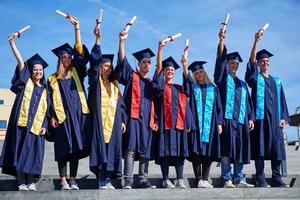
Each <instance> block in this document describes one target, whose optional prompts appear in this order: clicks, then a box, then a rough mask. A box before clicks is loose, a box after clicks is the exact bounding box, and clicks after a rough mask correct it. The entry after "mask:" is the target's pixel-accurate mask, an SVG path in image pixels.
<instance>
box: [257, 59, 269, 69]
mask: <svg viewBox="0 0 300 200" xmlns="http://www.w3.org/2000/svg"><path fill="white" fill-rule="evenodd" d="M258 66H259V69H260V71H262V72H264V71H267V70H269V67H270V61H269V58H263V59H261V60H259V62H258Z"/></svg>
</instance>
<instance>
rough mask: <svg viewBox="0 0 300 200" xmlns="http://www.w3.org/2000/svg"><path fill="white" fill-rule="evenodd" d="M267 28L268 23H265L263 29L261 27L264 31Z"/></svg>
mask: <svg viewBox="0 0 300 200" xmlns="http://www.w3.org/2000/svg"><path fill="white" fill-rule="evenodd" d="M268 27H269V23H266V24H265V25H264V27H262V30H264V31H266V30H267V28H268Z"/></svg>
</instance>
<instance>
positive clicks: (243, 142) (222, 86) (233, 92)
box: [214, 29, 254, 188]
mask: <svg viewBox="0 0 300 200" xmlns="http://www.w3.org/2000/svg"><path fill="white" fill-rule="evenodd" d="M225 37H226V33H225V32H224V31H223V30H222V29H221V30H220V33H219V45H218V50H217V51H218V52H217V59H216V65H215V72H214V82H215V83H216V85H217V86H218V88H219V91H220V96H221V102H222V105H223V111H224V123H223V133H222V135H221V156H222V158H221V170H222V178H223V180H224V182H225V184H224V187H225V188H234V187H243V188H244V187H254V186H253V185H252V184H248V183H247V182H246V181H245V179H244V177H243V165H244V164H248V163H250V130H253V128H254V122H253V121H254V112H253V105H252V101H251V98H250V95H249V92H248V88H247V85H246V83H245V82H244V81H242V80H241V79H239V78H238V77H237V70H238V68H239V64H240V63H241V62H242V61H243V60H242V58H241V56H240V54H239V53H238V52H233V53H227V49H226V46H225ZM231 164H234V171H233V177H231Z"/></svg>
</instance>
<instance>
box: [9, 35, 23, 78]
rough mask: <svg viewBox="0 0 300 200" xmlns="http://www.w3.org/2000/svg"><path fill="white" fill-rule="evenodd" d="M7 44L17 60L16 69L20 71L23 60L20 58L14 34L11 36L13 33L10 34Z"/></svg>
mask: <svg viewBox="0 0 300 200" xmlns="http://www.w3.org/2000/svg"><path fill="white" fill-rule="evenodd" d="M9 44H10V47H11V50H12V52H13V54H14V56H15V58H16V60H17V62H18V71H19V72H21V71H22V69H23V67H24V61H23V58H22V56H21V54H20V52H19V50H18V48H17V46H16V44H15V36H13V34H11V35H10V39H9Z"/></svg>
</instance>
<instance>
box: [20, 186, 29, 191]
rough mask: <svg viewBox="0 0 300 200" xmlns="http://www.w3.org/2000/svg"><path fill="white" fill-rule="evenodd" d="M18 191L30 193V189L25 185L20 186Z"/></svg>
mask: <svg viewBox="0 0 300 200" xmlns="http://www.w3.org/2000/svg"><path fill="white" fill-rule="evenodd" d="M18 189H19V191H28V187H27V185H25V184H22V185H19V186H18Z"/></svg>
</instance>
